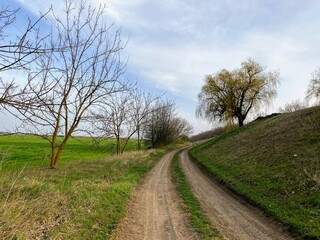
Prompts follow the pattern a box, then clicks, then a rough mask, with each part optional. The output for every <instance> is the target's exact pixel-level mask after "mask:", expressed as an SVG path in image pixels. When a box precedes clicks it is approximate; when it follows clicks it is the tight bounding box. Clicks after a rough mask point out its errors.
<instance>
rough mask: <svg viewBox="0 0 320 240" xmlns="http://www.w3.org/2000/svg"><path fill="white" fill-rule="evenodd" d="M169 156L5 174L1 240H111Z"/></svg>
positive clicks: (0, 183)
mask: <svg viewBox="0 0 320 240" xmlns="http://www.w3.org/2000/svg"><path fill="white" fill-rule="evenodd" d="M165 152H166V150H165V149H162V150H156V151H155V150H152V151H151V150H150V151H141V152H131V153H126V154H124V155H123V156H121V157H116V156H114V157H108V158H105V159H103V160H98V161H78V162H71V163H65V164H62V165H60V166H59V168H58V169H56V170H49V169H47V168H43V169H42V168H39V167H35V168H24V167H21V168H19V169H13V170H11V171H9V170H6V171H0V173H1V175H0V212H1V215H0V239H108V238H109V237H110V235H111V233H112V231H113V230H114V229H115V228H116V226H117V224H118V222H119V220H120V219H121V218H122V217H123V216H124V215H125V211H126V204H127V201H128V199H129V197H130V195H131V193H132V190H133V189H134V188H135V187H136V186H137V185H138V184H139V182H140V181H141V179H142V177H143V176H144V175H145V173H146V172H147V171H149V170H150V169H151V168H152V167H153V166H154V164H155V163H156V162H157V160H158V159H159V158H160V157H162V156H163V155H164V153H165Z"/></svg>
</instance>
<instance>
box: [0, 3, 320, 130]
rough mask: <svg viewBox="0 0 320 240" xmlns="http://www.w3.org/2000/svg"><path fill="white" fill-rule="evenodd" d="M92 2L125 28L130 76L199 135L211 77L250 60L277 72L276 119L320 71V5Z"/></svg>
mask: <svg viewBox="0 0 320 240" xmlns="http://www.w3.org/2000/svg"><path fill="white" fill-rule="evenodd" d="M87 2H91V3H92V4H99V3H106V4H107V13H106V14H107V17H106V19H107V20H108V21H109V22H110V23H111V22H114V23H115V24H116V25H118V26H122V29H123V31H122V32H123V38H124V39H126V38H129V42H128V45H127V47H126V49H125V52H124V55H125V56H128V60H129V61H128V73H127V74H128V77H129V78H132V79H133V80H137V81H138V82H139V84H140V85H142V86H143V87H144V88H146V89H148V90H149V91H155V92H164V91H165V92H166V93H167V96H168V98H170V99H174V100H175V102H176V105H177V108H178V112H179V114H180V115H181V116H183V117H185V118H186V119H187V120H188V121H189V122H190V123H192V124H193V126H194V131H195V133H197V132H200V131H204V130H208V129H209V128H210V127H212V124H209V123H207V122H206V121H204V120H199V119H197V118H196V117H195V109H196V106H197V94H198V93H199V91H200V88H201V86H202V84H203V83H204V76H205V75H206V74H210V73H214V72H217V71H219V70H221V69H222V68H227V69H234V68H237V67H239V66H240V64H241V62H242V61H243V60H245V59H247V58H248V57H251V58H254V59H255V60H257V61H258V62H260V63H261V64H262V65H264V66H266V67H267V69H270V70H279V71H280V76H281V85H280V87H279V89H278V97H277V98H276V99H275V101H274V103H273V106H271V107H269V108H268V109H265V110H263V111H264V112H266V113H271V112H275V111H277V109H278V108H279V107H280V106H283V105H284V104H285V103H288V102H291V101H294V100H296V99H301V100H303V99H304V96H305V92H306V89H307V86H308V83H309V79H310V78H311V73H312V72H313V71H314V70H315V69H316V68H317V67H318V66H320V62H319V56H320V44H319V43H320V31H319V27H320V14H319V12H320V1H317V0H268V1H266V0H202V1H196V0H162V1H161V0H159V1H151V0H109V1H103V0H90V1H89V0H87ZM2 3H4V4H5V5H9V6H12V7H13V8H16V7H20V8H21V14H22V15H23V17H22V19H23V18H25V16H26V15H29V16H30V17H31V18H33V17H35V16H36V15H37V14H38V12H39V11H45V9H47V8H48V7H49V6H50V4H52V5H53V7H54V8H55V9H56V10H57V11H59V9H61V7H62V6H63V0H55V1H52V0H47V1H41V0H1V4H2ZM21 24H22V22H21ZM20 27H22V26H21V25H19V26H18V28H20ZM0 117H3V116H0ZM6 119H8V117H6ZM4 122H5V121H1V124H3V123H4ZM0 127H1V126H0Z"/></svg>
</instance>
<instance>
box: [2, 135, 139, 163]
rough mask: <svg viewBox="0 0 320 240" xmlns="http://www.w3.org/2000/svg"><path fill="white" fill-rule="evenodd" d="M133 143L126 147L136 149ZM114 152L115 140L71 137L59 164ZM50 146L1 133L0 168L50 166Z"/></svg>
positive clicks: (96, 157) (101, 156)
mask: <svg viewBox="0 0 320 240" xmlns="http://www.w3.org/2000/svg"><path fill="white" fill-rule="evenodd" d="M135 147H136V142H135V140H132V141H130V142H129V145H128V150H129V151H132V150H135ZM115 151H116V147H115V140H114V139H108V140H106V141H103V142H101V144H99V145H94V142H93V140H92V138H86V137H74V138H71V139H69V141H68V143H67V145H66V146H65V148H64V150H63V153H62V156H61V159H60V160H59V162H58V167H59V166H60V164H63V163H66V162H71V161H83V160H97V159H102V158H104V157H106V156H111V155H112V154H114V153H115ZM50 154H51V149H50V144H49V142H48V141H46V140H44V139H42V138H39V137H35V136H26V135H11V136H0V169H1V168H2V169H13V168H16V169H19V168H21V167H23V166H24V165H25V164H27V167H34V166H39V167H46V166H49V161H50V157H51V155H50Z"/></svg>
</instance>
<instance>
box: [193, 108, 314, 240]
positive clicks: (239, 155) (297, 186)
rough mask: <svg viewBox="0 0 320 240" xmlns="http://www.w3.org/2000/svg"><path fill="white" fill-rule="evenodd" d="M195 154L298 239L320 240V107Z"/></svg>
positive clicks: (245, 130)
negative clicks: (286, 227)
mask: <svg viewBox="0 0 320 240" xmlns="http://www.w3.org/2000/svg"><path fill="white" fill-rule="evenodd" d="M190 153H191V155H192V156H193V158H194V159H195V160H196V161H197V162H198V163H199V164H200V165H202V166H203V167H205V168H206V169H207V170H208V171H209V172H211V173H212V174H213V175H214V176H215V177H216V178H218V179H219V180H220V181H222V182H223V183H225V184H227V185H228V186H229V187H231V188H232V189H234V190H235V191H237V192H239V193H241V194H242V195H243V196H245V197H246V198H247V199H248V200H250V201H251V202H253V203H255V204H256V205H258V206H260V207H261V208H262V209H264V210H265V212H266V213H268V214H269V215H271V216H273V217H274V218H276V219H277V220H279V221H280V222H282V223H284V224H285V225H286V226H288V228H289V230H290V231H291V232H292V233H293V235H296V236H300V237H303V238H304V239H320V159H319V157H320V107H313V108H309V109H304V110H301V111H297V112H294V113H288V114H282V115H278V116H274V117H272V118H267V119H262V120H259V121H255V122H252V123H250V124H248V125H246V126H244V127H241V128H239V129H236V130H234V131H232V132H229V133H227V134H224V135H222V136H220V137H217V138H215V139H213V140H211V141H209V142H207V143H205V144H202V145H199V146H196V147H195V148H193V149H192V150H191V151H190Z"/></svg>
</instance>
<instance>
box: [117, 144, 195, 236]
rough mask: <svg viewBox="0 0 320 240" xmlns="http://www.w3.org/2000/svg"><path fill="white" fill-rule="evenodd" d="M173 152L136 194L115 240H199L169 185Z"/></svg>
mask: <svg viewBox="0 0 320 240" xmlns="http://www.w3.org/2000/svg"><path fill="white" fill-rule="evenodd" d="M176 152H177V150H176V151H173V152H170V153H168V154H166V155H165V156H164V157H163V158H162V159H161V160H160V161H159V162H158V163H157V165H156V166H155V167H154V168H153V169H152V170H151V172H150V173H149V174H148V175H147V176H146V178H145V179H144V181H143V182H142V184H141V186H140V187H138V189H137V190H136V191H135V193H134V196H133V198H132V199H131V200H130V202H129V207H128V213H127V217H126V218H124V219H123V220H122V221H121V223H120V225H119V227H118V228H117V230H116V233H115V234H114V238H115V239H121V240H122V239H130V240H133V239H139V240H140V239H145V240H161V239H198V237H197V235H196V234H195V233H194V232H193V231H192V230H191V228H190V227H189V225H188V222H187V220H186V215H185V214H184V213H183V212H182V211H181V206H180V200H179V197H178V196H177V194H176V193H175V189H174V186H173V184H172V182H171V174H170V163H171V160H172V157H173V156H174V154H175V153H176Z"/></svg>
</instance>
